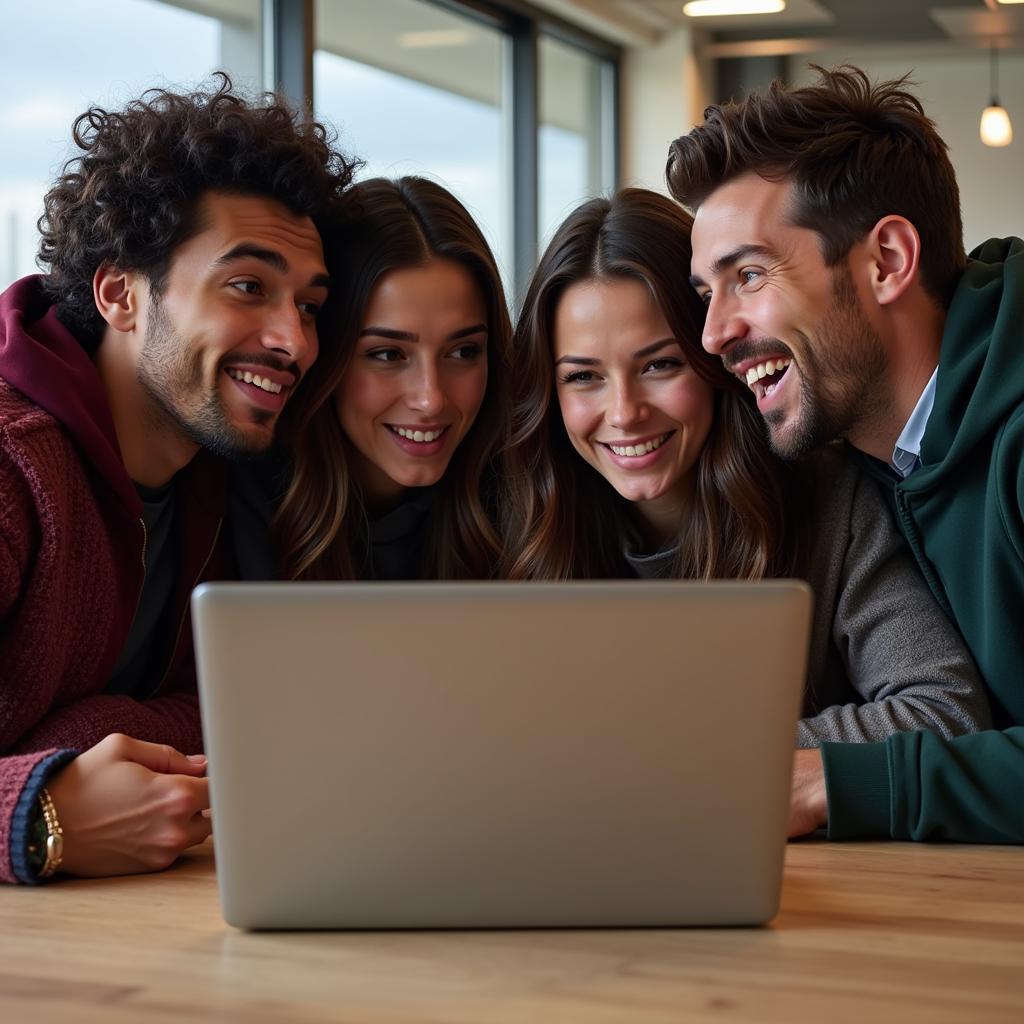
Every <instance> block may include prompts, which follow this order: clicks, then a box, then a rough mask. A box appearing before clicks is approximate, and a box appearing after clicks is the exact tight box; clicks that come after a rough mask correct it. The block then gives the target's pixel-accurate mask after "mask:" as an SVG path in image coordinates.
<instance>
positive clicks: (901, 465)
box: [891, 367, 939, 479]
mask: <svg viewBox="0 0 1024 1024" xmlns="http://www.w3.org/2000/svg"><path fill="white" fill-rule="evenodd" d="M938 373H939V368H938V367H936V368H935V369H934V370H933V371H932V375H931V377H930V378H929V380H928V383H927V384H926V385H925V386H924V391H922V392H921V397H920V398H919V399H918V400H917V405H915V406H914V411H913V412H912V413H911V414H910V419H909V420H907V423H906V426H905V427H904V428H903V432H902V433H901V434H900V436H899V437H898V438H896V447H895V448H894V449H893V451H892V460H891V461H892V468H893V469H895V470H896V472H897V473H899V475H900V476H901V477H903V478H904V479H906V478H907V477H908V476H910V474H911V473H913V472H914V470H915V469H917V467H918V466H920V465H921V439H922V438H923V437H924V431H925V428H926V427H927V426H928V417H929V416H931V414H932V406H933V405H934V404H935V378H936V377H937V376H938Z"/></svg>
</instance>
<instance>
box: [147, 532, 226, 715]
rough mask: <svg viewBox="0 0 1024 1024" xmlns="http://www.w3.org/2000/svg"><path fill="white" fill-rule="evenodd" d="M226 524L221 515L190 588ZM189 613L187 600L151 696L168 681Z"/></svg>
mask: <svg viewBox="0 0 1024 1024" xmlns="http://www.w3.org/2000/svg"><path fill="white" fill-rule="evenodd" d="M223 524H224V517H223V516H221V517H220V519H218V520H217V529H216V530H215V531H214V533H213V543H212V544H211V545H210V550H209V551H208V552H207V553H206V558H205V559H204V560H203V564H202V565H201V566H200V567H199V572H197V573H196V577H195V579H194V580H193V581H192V586H191V587H189V590H194V589H195V587H196V585H197V584H198V583H199V581H200V580H201V579H202V578H203V573H204V572H206V567H207V566H208V565H209V564H210V559H211V558H213V553H214V551H216V549H217V541H218V540H220V530H221V526H223ZM188 614H189V602H188V601H187V600H186V601H185V608H184V610H183V611H182V613H181V619H180V620H179V621H178V632H177V633H175V634H174V644H173V645H172V646H171V653H170V657H169V658H168V659H167V668H165V669H164V674H163V675H162V676H161V677H160V682H159V683H157V684H156V688H155V689H153V690H152V691H151V692H150V696H151V697H152V696H154V695H155V694H157V693H159V692H160V690H161V689H162V688H163V685H164V683H166V682H167V677H168V676H169V675H170V673H171V666H172V665H173V664H174V655H175V654H176V653H177V651H178V644H180V643H181V631H182V630H183V629H184V628H185V619H186V618H188Z"/></svg>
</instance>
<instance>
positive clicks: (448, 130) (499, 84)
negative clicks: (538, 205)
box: [313, 0, 512, 277]
mask: <svg viewBox="0 0 1024 1024" xmlns="http://www.w3.org/2000/svg"><path fill="white" fill-rule="evenodd" d="M315 46H316V49H315V52H314V57H313V95H314V100H315V105H316V115H317V117H319V118H323V119H325V120H327V121H329V122H331V123H332V124H333V125H334V126H335V127H337V128H338V130H339V131H340V133H341V143H342V146H343V148H345V149H347V150H348V151H349V152H351V153H353V154H354V155H356V156H359V157H361V158H362V159H363V160H365V161H366V164H365V167H364V168H363V170H362V171H361V173H360V176H361V177H363V178H366V177H374V176H377V175H384V176H387V177H397V176H399V175H402V174H422V175H425V176H427V177H430V178H433V179H434V180H435V181H438V182H439V183H440V184H442V185H444V186H446V187H447V188H448V189H450V190H451V191H452V192H453V193H454V194H455V195H457V196H458V197H459V199H461V200H462V202H463V203H464V204H465V205H466V207H467V208H468V209H469V211H470V213H472V214H473V216H474V217H475V218H476V219H477V222H478V223H479V224H480V226H481V228H482V229H483V233H484V236H485V237H486V238H487V240H488V242H489V243H490V245H491V247H492V249H493V250H494V254H495V257H496V258H497V260H498V264H499V266H500V267H502V269H503V270H504V271H505V273H506V277H507V274H508V272H509V270H510V268H511V267H512V239H511V227H510V223H511V199H510V195H511V182H510V179H509V171H508V166H509V160H508V154H507V138H508V124H507V113H506V109H507V105H506V103H505V102H504V83H505V74H506V69H507V61H508V40H507V39H506V37H505V36H504V35H503V34H502V33H501V32H500V31H498V30H496V29H493V28H490V27H489V26H487V25H484V24H481V23H480V22H478V21H476V20H473V19H470V18H467V17H463V16H460V15H458V14H455V13H452V12H451V11H448V10H445V9H442V8H440V7H437V6H434V5H433V4H429V3H424V2H422V0H346V2H345V3H333V2H330V0H321V2H319V3H318V4H317V6H316V30H315Z"/></svg>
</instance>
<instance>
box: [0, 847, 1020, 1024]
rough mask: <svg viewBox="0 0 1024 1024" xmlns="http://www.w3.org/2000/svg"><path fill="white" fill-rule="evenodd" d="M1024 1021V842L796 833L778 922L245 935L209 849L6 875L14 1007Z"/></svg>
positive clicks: (252, 1015) (61, 1012)
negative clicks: (831, 840) (160, 863)
mask: <svg viewBox="0 0 1024 1024" xmlns="http://www.w3.org/2000/svg"><path fill="white" fill-rule="evenodd" d="M57 1020H67V1021H81V1022H86V1024H88V1022H101V1021H102V1022H104V1024H110V1022H113V1024H120V1022H126V1024H127V1022H132V1024H139V1022H149V1021H166V1022H172V1021H185V1020H197V1021H201V1022H202V1021H247V1022H248V1021H252V1022H264V1021H288V1022H300V1024H301V1022H306V1021H351V1022H359V1024H364V1022H365V1024H377V1022H381V1021H390V1022H399V1021H400V1022H408V1024H412V1022H440V1021H445V1022H449V1021H450V1022H465V1024H470V1022H472V1024H479V1022H490V1021H499V1022H513V1021H514V1022H520V1021H523V1022H544V1024H547V1022H553V1024H558V1022H566V1021H572V1022H576V1021H587V1022H590V1021H595V1022H616V1024H618V1022H629V1024H632V1022H640V1024H646V1022H673V1024H675V1022H683V1021H705V1020H714V1021H730V1022H732V1021H773V1022H774V1021H778V1022H786V1024H789V1022H792V1021H800V1020H808V1021H809V1020H814V1021H821V1022H823V1024H839V1022H845V1021H851V1022H854V1021H856V1022H858V1024H860V1022H865V1021H870V1022H872V1024H874V1022H879V1024H889V1022H895V1021H908V1022H912V1021H921V1022H928V1024H938V1022H945V1021H949V1022H956V1024H964V1022H972V1021H979V1022H982V1021H983V1022H986V1024H995V1022H1001V1021H1013V1022H1014V1024H1021V1022H1022V1021H1024V849H1022V848H1011V847H964V846H961V847H952V846H946V847H935V846H931V847H929V846H915V845H911V844H896V843H893V844H883V843H870V844H828V843H825V842H823V841H817V840H812V841H809V842H803V843H797V844H792V845H790V847H789V849H788V851H787V858H786V877H785V886H784V890H783V897H782V910H781V912H780V914H779V916H778V917H777V918H776V919H775V921H774V922H773V923H772V924H771V925H770V926H769V927H767V928H761V929H736V930H728V929H701V930H696V929H695V930H631V931H621V930H615V931H611V930H609V931H520V932H498V931H495V932H419V933H412V932H405V933H401V932H396V933H379V932H378V933H344V932H333V933H327V932H321V933H245V932H239V931H235V930H234V929H232V928H229V927H228V926H227V925H225V924H224V922H223V921H222V920H221V918H220V913H219V909H218V906H217V895H216V888H215V882H214V875H213V859H212V854H211V851H210V850H209V848H208V847H205V848H200V849H199V850H197V851H195V852H193V853H191V854H190V855H188V856H187V857H186V858H185V859H184V860H183V861H182V862H181V863H180V864H179V865H178V866H176V867H175V868H173V869H171V870H170V871H167V872H165V873H164V874H161V875H151V876H139V877H135V878H121V879H113V880H104V881H86V880H75V881H72V880H65V881H59V882H57V883H55V884H52V885H50V886H48V887H46V888H45V889H41V890H32V889H24V888H14V887H12V888H5V889H3V890H2V891H0V1021H4V1022H5V1024H15V1022H17V1024H21V1022H25V1024H40V1022H44V1021H57Z"/></svg>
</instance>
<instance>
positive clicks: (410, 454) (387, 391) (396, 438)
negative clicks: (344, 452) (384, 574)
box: [335, 257, 488, 506]
mask: <svg viewBox="0 0 1024 1024" xmlns="http://www.w3.org/2000/svg"><path fill="white" fill-rule="evenodd" d="M487 322H488V318H487V308H486V304H485V302H484V297H483V295H482V293H481V291H480V288H479V287H478V285H477V284H476V282H475V281H474V279H473V277H472V276H471V274H470V273H469V271H468V270H467V269H466V268H465V267H464V266H462V265H461V264H459V263H456V262H455V261H453V260H449V259H444V258H441V257H433V258H432V259H430V260H429V261H428V262H427V263H425V264H423V265H421V266H414V267H404V268H400V269H396V270H392V271H390V272H389V273H386V274H384V275H383V276H382V277H381V278H380V280H379V281H378V282H377V284H376V285H375V287H374V289H373V291H372V292H371V294H370V298H369V302H368V304H367V307H366V310H365V313H364V315H363V326H362V330H361V331H360V334H359V337H358V339H357V341H356V346H355V350H354V352H353V354H352V357H351V361H350V363H349V365H348V367H347V369H346V370H345V373H344V375H343V376H342V378H341V382H340V385H339V387H338V390H337V392H336V393H335V409H336V411H337V415H338V420H339V422H340V424H341V428H342V430H343V431H344V433H345V436H346V437H347V438H348V440H349V442H350V443H351V445H352V448H353V450H354V457H353V470H354V472H355V475H356V477H357V479H358V481H359V484H360V486H361V488H362V491H363V493H364V494H365V495H366V498H367V500H368V501H369V502H370V503H371V504H375V505H378V506H380V505H386V504H388V503H390V502H392V501H394V500H395V499H397V498H398V497H399V496H400V495H401V493H402V492H403V491H404V490H405V489H406V488H410V487H426V486H430V485H431V484H435V483H437V481H438V480H440V479H441V477H442V476H443V475H444V472H445V470H446V469H447V467H448V463H449V461H450V460H451V458H452V455H453V454H454V453H455V450H456V448H458V446H459V443H460V442H461V441H462V440H463V438H464V437H465V436H466V434H467V433H468V432H469V429H470V427H472V425H473V421H474V420H475V419H476V415H477V412H478V411H479V409H480V405H481V403H482V401H483V398H484V393H485V391H486V390H487Z"/></svg>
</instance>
